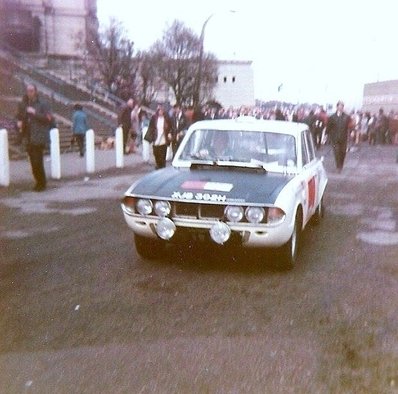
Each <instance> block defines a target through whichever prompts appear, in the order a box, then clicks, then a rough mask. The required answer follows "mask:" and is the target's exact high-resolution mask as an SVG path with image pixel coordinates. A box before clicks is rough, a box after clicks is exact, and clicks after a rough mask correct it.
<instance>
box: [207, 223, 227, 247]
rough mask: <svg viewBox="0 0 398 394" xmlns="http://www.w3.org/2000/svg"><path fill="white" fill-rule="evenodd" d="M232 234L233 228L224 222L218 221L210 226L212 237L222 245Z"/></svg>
mask: <svg viewBox="0 0 398 394" xmlns="http://www.w3.org/2000/svg"><path fill="white" fill-rule="evenodd" d="M230 236H231V229H230V228H229V226H227V225H226V224H225V223H223V222H217V223H215V224H213V225H212V226H211V228H210V237H211V239H212V240H213V241H214V242H216V243H218V244H220V245H222V244H223V243H224V242H227V241H228V240H229V237H230Z"/></svg>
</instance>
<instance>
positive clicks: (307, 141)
mask: <svg viewBox="0 0 398 394" xmlns="http://www.w3.org/2000/svg"><path fill="white" fill-rule="evenodd" d="M301 152H302V156H303V165H306V164H308V163H310V162H311V161H312V160H314V159H315V148H314V141H313V140H312V136H311V133H310V131H309V130H305V131H304V132H303V133H302V134H301Z"/></svg>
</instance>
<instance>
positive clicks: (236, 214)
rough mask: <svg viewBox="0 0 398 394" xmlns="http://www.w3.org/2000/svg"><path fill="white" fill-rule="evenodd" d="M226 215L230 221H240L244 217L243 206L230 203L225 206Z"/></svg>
mask: <svg viewBox="0 0 398 394" xmlns="http://www.w3.org/2000/svg"><path fill="white" fill-rule="evenodd" d="M224 215H225V217H226V218H227V220H228V221H229V222H234V223H237V222H240V221H241V220H242V218H243V208H242V207H238V206H234V205H228V206H227V207H225V210H224Z"/></svg>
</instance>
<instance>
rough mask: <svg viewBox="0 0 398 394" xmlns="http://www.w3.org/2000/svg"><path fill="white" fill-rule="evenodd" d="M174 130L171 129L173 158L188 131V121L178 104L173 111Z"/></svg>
mask: <svg viewBox="0 0 398 394" xmlns="http://www.w3.org/2000/svg"><path fill="white" fill-rule="evenodd" d="M171 123H172V129H171V138H170V139H171V148H172V151H173V157H174V155H175V153H176V151H177V149H178V147H179V146H180V144H181V141H182V139H183V138H184V135H185V132H186V130H187V129H188V121H187V119H186V117H185V115H184V112H183V110H182V108H181V106H180V105H178V104H176V105H175V106H174V110H173V116H172V118H171Z"/></svg>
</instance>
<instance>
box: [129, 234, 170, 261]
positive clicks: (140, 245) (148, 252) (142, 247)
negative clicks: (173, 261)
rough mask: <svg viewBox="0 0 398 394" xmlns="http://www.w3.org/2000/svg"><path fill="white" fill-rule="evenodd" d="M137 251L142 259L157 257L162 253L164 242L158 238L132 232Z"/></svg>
mask: <svg viewBox="0 0 398 394" xmlns="http://www.w3.org/2000/svg"><path fill="white" fill-rule="evenodd" d="M134 243H135V249H136V250H137V253H138V254H139V255H140V256H141V257H143V258H144V259H157V258H160V257H162V256H163V255H164V250H165V247H166V244H165V242H164V241H162V240H160V239H153V238H147V237H143V236H141V235H138V234H134Z"/></svg>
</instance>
